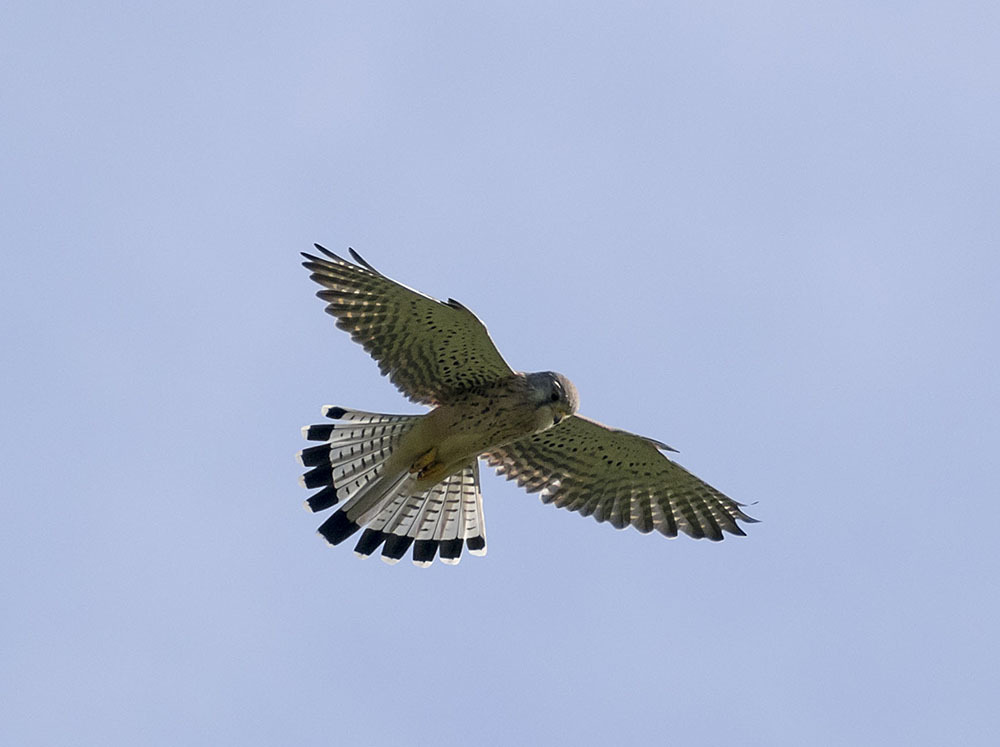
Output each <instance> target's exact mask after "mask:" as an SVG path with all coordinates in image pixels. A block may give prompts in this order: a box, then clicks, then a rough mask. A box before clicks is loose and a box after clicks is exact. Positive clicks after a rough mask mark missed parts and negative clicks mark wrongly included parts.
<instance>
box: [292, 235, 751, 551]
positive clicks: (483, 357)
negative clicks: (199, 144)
mask: <svg viewBox="0 0 1000 747" xmlns="http://www.w3.org/2000/svg"><path fill="white" fill-rule="evenodd" d="M314 246H315V247H316V250H317V251H318V252H319V254H321V255H322V256H316V255H314V254H309V253H306V252H303V253H302V256H303V257H305V261H304V262H303V263H302V264H303V266H304V267H305V268H306V269H308V270H309V271H310V273H311V274H310V278H311V279H312V280H313V281H315V282H316V283H318V284H319V285H320V286H322V289H321V290H319V291H318V292H317V294H316V295H317V296H319V298H320V299H322V300H323V301H325V302H326V312H327V313H328V314H330V315H332V316H333V317H335V318H336V320H337V321H336V325H337V326H338V327H339V328H340V329H342V330H345V331H346V332H348V333H349V334H350V336H351V338H352V339H353V340H354V341H355V342H358V343H360V344H361V345H362V346H363V347H364V349H365V350H366V351H368V353H369V354H370V355H371V356H372V357H373V358H374V359H375V361H376V362H377V364H378V366H379V369H380V371H381V372H382V374H383V375H386V376H388V377H389V380H390V381H391V382H392V383H393V384H395V386H396V387H397V388H398V389H399V390H400V391H401V392H402V393H403V394H404V395H406V397H408V398H409V399H410V400H411V401H413V402H415V403H418V404H422V405H427V406H428V407H430V408H431V409H430V410H429V411H428V412H426V413H424V414H417V415H392V414H383V413H375V412H366V411H361V410H354V409H349V408H346V407H340V406H334V405H326V406H325V407H323V409H322V413H323V415H324V416H325V417H326V418H327V419H328V420H329V421H331V422H327V423H324V424H320V425H308V426H306V427H304V428H303V429H302V435H303V437H304V438H305V439H306V440H307V441H309V442H318V443H317V445H314V446H310V447H308V448H305V449H303V450H301V451H300V452H298V454H297V458H298V461H299V463H300V464H301V465H302V467H303V468H305V469H306V470H307V471H306V472H305V473H304V474H303V475H302V476H301V477H300V479H299V482H300V484H301V485H302V486H303V487H305V488H308V489H316V488H320V490H319V491H318V492H316V493H314V494H312V495H311V497H310V498H308V500H306V507H307V508H308V509H309V510H310V511H313V512H320V511H326V510H328V509H330V508H333V507H335V506H337V505H338V504H340V506H339V508H338V509H337V510H336V511H335V512H334V513H333V514H332V515H331V516H330V517H329V518H327V519H326V521H324V522H323V524H321V525H320V527H319V529H318V532H319V534H320V535H322V536H323V537H324V538H325V539H326V541H327V542H329V543H330V544H331V545H339V544H340V543H342V542H344V541H345V540H347V539H348V538H349V537H352V536H354V535H355V534H356V533H357V532H358V531H360V530H361V529H362V528H364V532H362V534H361V536H360V538H359V539H358V541H357V544H356V545H355V548H354V551H355V554H356V555H358V556H360V557H367V556H370V555H373V554H374V553H375V552H376V551H378V550H379V549H381V553H380V554H381V557H382V559H383V560H384V561H386V562H388V563H390V564H394V563H396V562H398V561H399V560H400V559H401V558H403V557H404V556H405V555H406V553H407V551H408V550H409V549H410V548H411V547H412V548H413V551H412V560H413V563H414V564H415V565H417V566H420V567H427V566H429V565H431V564H432V563H433V561H434V559H435V557H439V558H440V560H441V561H442V562H443V563H445V564H448V565H454V564H457V563H458V562H459V560H460V559H461V556H462V551H463V549H467V550H468V552H469V553H470V554H472V555H485V554H486V523H485V520H484V515H483V498H482V494H481V492H480V474H479V462H480V460H483V461H485V462H486V463H487V464H488V465H489V466H491V467H493V468H495V470H496V471H497V473H498V474H500V475H503V476H505V477H506V478H507V479H508V480H515V481H516V482H517V484H518V485H519V486H521V487H523V488H525V489H526V490H527V491H528V492H529V493H533V492H537V493H539V494H540V497H541V500H542V501H543V502H544V503H551V504H554V505H555V506H557V507H559V508H565V509H568V510H570V511H575V512H577V513H579V514H581V515H583V516H593V517H594V518H595V519H596V520H597V521H598V522H607V523H609V524H611V525H612V526H613V527H615V528H617V529H624V528H626V527H628V526H632V527H634V528H635V529H637V530H638V531H639V532H641V533H649V532H653V531H654V530H655V531H657V532H659V533H660V534H662V535H665V536H666V537H671V538H672V537H676V536H677V535H678V532H683V533H685V534H687V535H689V536H691V537H694V538H696V539H698V538H706V539H709V540H715V541H718V540H721V539H723V536H724V533H728V534H733V535H741V536H745V535H746V533H745V532H744V531H743V529H742V528H741V527H740V525H739V524H738V523H737V522H744V523H755V522H756V521H757V520H756V519H753V518H751V517H750V516H748V515H747V514H746V513H744V511H743V508H744V507H745V504H742V503H737V502H736V501H734V500H732V499H731V498H728V497H727V496H725V495H723V494H722V493H721V492H719V491H718V490H716V489H715V488H713V487H711V486H710V485H708V484H707V483H705V482H703V481H702V480H700V479H699V478H697V477H695V476H694V475H693V474H691V473H690V472H688V471H687V470H686V469H684V468H683V467H681V466H680V465H679V464H677V463H676V462H675V461H673V460H671V459H670V458H668V457H667V456H666V454H665V452H674V451H676V450H675V449H672V448H671V447H670V446H667V445H666V444H664V443H662V442H660V441H657V440H655V439H652V438H647V437H645V436H640V435H636V434H634V433H630V432H628V431H624V430H619V429H616V428H612V427H609V426H606V425H603V424H601V423H599V422H597V421H595V420H591V419H589V418H587V417H584V416H583V415H580V414H579V413H578V412H577V410H578V408H579V401H580V400H579V394H578V393H577V390H576V387H575V386H574V385H573V384H572V383H571V382H570V380H569V379H567V378H566V377H565V376H563V375H562V374H559V373H555V372H552V371H542V372H536V373H523V372H518V371H515V370H514V369H512V368H511V367H510V366H509V365H508V364H507V362H506V361H505V360H504V359H503V357H502V356H501V355H500V352H499V351H498V350H497V348H496V345H494V343H493V341H492V340H491V339H490V336H489V333H488V332H487V331H486V327H485V326H484V325H483V323H482V322H481V321H480V320H479V318H478V317H476V315H475V314H473V312H472V311H470V310H469V309H468V308H466V307H465V306H463V305H462V304H461V303H459V302H458V301H456V300H454V299H452V298H449V299H447V300H446V301H440V300H437V299H434V298H431V297H430V296H426V295H424V294H423V293H420V292H418V291H416V290H413V289H411V288H408V287H407V286H405V285H402V284H401V283H398V282H396V281H394V280H392V279H390V278H388V277H387V276H385V275H383V274H382V273H381V272H379V271H378V270H376V269H375V268H374V267H372V265H370V264H369V263H368V262H367V261H365V259H363V258H362V257H361V255H360V254H358V253H357V252H356V251H354V249H348V252H349V253H350V256H351V259H352V260H353V261H351V260H347V259H344V258H342V257H340V256H338V255H337V254H334V253H333V252H331V251H329V250H328V249H326V248H324V247H323V246H320V245H319V244H315V245H314Z"/></svg>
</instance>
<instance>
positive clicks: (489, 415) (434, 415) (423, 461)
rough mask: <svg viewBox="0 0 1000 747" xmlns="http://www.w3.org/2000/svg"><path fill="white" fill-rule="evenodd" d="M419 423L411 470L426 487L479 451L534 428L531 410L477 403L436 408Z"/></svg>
mask: <svg viewBox="0 0 1000 747" xmlns="http://www.w3.org/2000/svg"><path fill="white" fill-rule="evenodd" d="M423 425H424V426H425V427H424V428H422V429H421V436H422V438H421V442H422V443H421V445H420V447H419V448H418V449H417V451H418V452H419V453H416V454H414V462H413V465H411V471H416V472H418V473H420V474H421V477H420V483H421V484H422V483H426V484H427V487H431V486H433V485H435V484H437V483H438V482H440V481H441V480H443V479H444V478H446V477H448V476H449V475H452V474H454V473H456V472H458V471H459V470H461V469H462V468H464V467H465V466H466V465H468V464H469V463H470V462H471V461H473V460H474V459H476V458H477V457H478V456H479V455H480V454H482V453H483V452H485V451H489V450H490V449H492V448H495V447H497V446H500V445H502V444H505V443H510V442H511V441H514V440H516V439H518V438H521V437H522V436H526V435H528V434H529V433H533V432H534V431H536V430H538V424H537V423H536V422H535V417H534V413H532V412H519V411H518V410H516V409H501V410H492V409H488V408H486V407H483V406H478V405H477V406H475V407H463V408H454V407H448V408H445V407H441V408H438V409H436V410H433V411H431V412H430V413H428V414H427V416H426V422H425V423H424V424H423ZM411 453H412V452H411ZM414 467H416V470H414Z"/></svg>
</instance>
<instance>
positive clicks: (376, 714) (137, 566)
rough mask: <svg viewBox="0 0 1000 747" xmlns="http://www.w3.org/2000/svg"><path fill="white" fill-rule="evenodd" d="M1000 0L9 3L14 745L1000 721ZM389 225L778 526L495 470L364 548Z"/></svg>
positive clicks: (8, 472)
mask: <svg viewBox="0 0 1000 747" xmlns="http://www.w3.org/2000/svg"><path fill="white" fill-rule="evenodd" d="M998 39H1000V6H998V5H997V3H995V2H982V3H965V2H949V3H944V2H942V3H930V2H912V3H904V2H890V3H872V2H857V3H855V2H837V3H832V2H831V3H804V2H769V3H715V2H692V3H662V4H652V3H601V4H595V3H581V4H573V5H572V6H571V5H570V4H568V3H546V2H530V3H490V4H488V5H487V4H485V3H483V4H479V3H476V4H470V3H460V2H450V3H373V2H332V3H305V4H301V3H280V4H279V3H273V4H268V3H245V2H239V3H237V2H231V3H214V4H205V3H188V2H179V3H168V4H164V3H156V4H153V3H137V4H122V3H104V2H91V3H68V2H67V3H46V2H30V3H28V2H24V3H11V4H7V5H5V8H4V12H3V22H2V24H0V189H2V209H0V237H2V247H3V272H2V274H0V307H2V313H0V333H2V349H3V354H2V357H0V374H2V380H3V387H2V392H3V394H2V397H3V410H2V411H3V418H2V426H0V436H2V444H0V446H2V454H3V460H2V462H3V466H2V473H0V478H2V496H3V500H2V504H0V511H2V514H0V557H2V564H0V598H2V600H3V602H2V613H0V640H2V646H0V715H2V718H0V742H2V743H3V744H9V745H107V744H116V745H117V744H122V745H135V744H143V745H189V744H191V745H202V744H204V745H218V744H232V743H236V742H237V741H240V742H242V743H245V744H251V745H258V744H259V745H313V744H316V745H320V744H356V745H376V746H377V745H399V744H433V745H436V746H437V747H447V746H448V745H460V744H470V743H472V744H483V745H511V744H560V743H561V744H570V743H573V744H595V745H596V744H615V743H617V744H628V743H636V744H638V743H661V744H662V743H667V742H670V743H676V744H722V743H730V744H736V743H738V744H747V745H777V744H789V745H791V744H796V745H801V744H824V745H857V744H876V743H878V744H908V745H912V744H963V745H972V744H984V745H985V744H996V741H995V740H996V739H997V734H998V729H997V722H998V717H997V702H998V695H1000V681H998V667H1000V657H998V653H997V644H996V633H997V629H998V626H1000V622H998V606H1000V602H998V592H997V575H998V571H1000V561H998V555H1000V553H998V549H997V539H996V528H997V525H998V523H1000V501H998V498H1000V495H998V487H997V486H998V476H997V464H998V457H997V455H998V453H1000V417H998V414H1000V407H998V405H1000V401H998V389H1000V386H998V371H1000V355H998V340H1000V336H998V327H1000V324H998V320H1000V294H998V285H1000V134H998V133H1000V124H998V122H1000V43H998ZM313 241H318V242H321V243H324V244H326V245H327V246H329V247H330V248H331V249H333V250H335V251H343V250H345V249H346V247H347V246H349V245H350V246H353V247H355V248H356V249H357V250H358V251H360V252H361V253H362V254H363V255H364V256H365V257H366V258H367V259H368V260H369V261H370V262H371V263H372V264H374V265H375V266H376V267H378V268H379V269H381V270H383V271H384V272H385V273H386V274H388V275H389V276H391V277H394V278H396V279H398V280H400V281H402V282H404V283H406V284H407V285H410V286H412V287H415V288H418V289H420V290H422V291H424V292H426V293H429V294H432V295H435V296H438V297H447V296H453V297H455V298H457V299H459V300H460V301H462V302H463V303H465V304H466V305H467V306H469V307H471V308H472V309H473V310H474V311H475V312H476V313H477V314H478V315H479V316H480V317H481V318H482V319H483V320H484V321H485V323H486V324H487V325H488V326H489V328H490V331H491V333H492V334H493V337H494V339H495V340H496V342H497V344H498V346H499V348H500V350H501V351H502V352H503V354H504V355H505V356H506V357H507V359H508V360H509V361H510V362H511V364H512V365H513V366H514V367H515V368H518V369H522V370H540V369H541V370H544V369H554V370H558V371H562V372H564V373H566V374H567V375H568V376H569V377H570V378H571V379H572V380H573V381H574V382H575V383H576V384H577V386H578V388H579V390H580V393H581V398H582V403H583V404H582V410H583V412H584V413H585V414H587V415H589V416H591V417H594V418H597V419H599V420H602V421H604V422H607V423H610V424H613V425H616V426H619V427H622V428H628V429H631V430H635V431H637V432H639V433H643V434H646V435H649V436H653V437H655V438H658V439H661V440H664V441H666V442H667V443H670V444H672V445H673V446H675V447H677V448H678V449H680V451H681V454H680V456H679V461H680V462H681V463H682V464H684V465H685V466H687V467H688V468H690V469H691V470H692V471H694V472H695V473H696V474H698V475H700V476H702V477H703V478H704V479H706V480H707V481H709V482H710V483H712V484H713V485H716V486H717V487H719V488H720V489H722V490H724V491H725V492H726V493H728V494H729V495H731V496H733V497H734V498H736V499H737V500H741V501H744V502H754V501H756V502H757V504H756V505H755V506H754V507H753V508H752V511H751V512H752V513H753V514H754V515H756V516H757V517H758V518H760V519H761V520H762V522H763V523H761V524H757V525H753V526H751V527H749V537H747V538H733V537H731V538H728V539H727V540H726V541H725V542H722V543H719V544H711V543H708V542H705V541H701V542H696V541H693V540H691V539H689V538H686V537H681V538H679V539H677V540H673V541H669V540H666V539H664V538H663V537H660V536H658V535H651V536H642V535H640V534H638V533H636V532H635V531H634V530H628V531H625V532H617V531H615V530H613V529H612V528H610V527H609V526H607V525H599V524H597V523H596V522H594V521H593V520H591V519H583V518H580V517H579V516H576V515H575V514H571V513H567V512H564V511H559V510H556V509H555V508H553V507H550V506H544V505H542V504H541V503H540V502H539V500H538V498H537V497H535V496H529V495H527V494H524V493H523V492H522V491H520V490H518V489H517V488H516V486H514V485H513V484H512V483H508V482H505V481H504V480H503V479H501V478H498V477H495V476H493V475H492V473H489V474H487V473H485V472H484V486H483V492H484V495H485V505H486V518H487V525H488V530H489V531H488V536H489V555H488V556H487V557H486V558H475V557H468V556H467V557H465V558H464V559H463V561H462V563H461V564H460V565H459V566H458V567H456V568H451V567H445V566H442V565H441V564H439V563H435V565H434V566H433V567H432V568H430V569H429V570H421V569H418V568H415V567H413V566H412V565H411V564H410V563H409V562H406V563H401V564H399V565H397V566H395V567H388V566H386V565H385V564H383V563H381V562H379V561H378V560H377V559H374V558H372V559H369V560H366V561H361V560H358V559H356V558H355V557H354V556H353V555H352V553H351V550H350V548H349V547H340V548H330V547H327V546H326V545H325V543H324V542H323V541H322V540H321V539H320V538H319V537H318V536H317V535H316V534H315V533H314V529H315V527H316V526H317V525H318V524H319V523H320V520H321V519H319V518H317V517H315V516H312V515H309V514H308V513H306V512H305V511H303V509H302V507H301V504H302V501H303V500H304V498H305V497H306V492H305V491H303V490H302V489H301V488H299V486H298V485H297V484H296V479H297V477H298V474H299V468H298V465H297V464H296V463H295V461H294V458H293V455H294V453H295V452H296V451H297V450H298V449H299V448H301V447H302V441H301V439H300V435H299V428H300V426H302V425H305V424H308V423H311V422H318V421H319V419H320V416H319V409H320V406H321V405H323V404H327V403H331V404H339V405H345V406H352V407H357V408H361V409H371V410H376V411H385V412H415V411H418V408H416V407H414V406H412V405H410V404H408V403H406V402H405V401H404V400H403V398H402V397H401V396H400V395H398V394H397V393H396V392H395V390H394V389H393V387H392V386H391V385H390V384H389V382H388V381H387V380H385V379H382V378H380V377H379V376H378V372H377V368H376V366H375V364H374V363H372V362H371V360H370V359H368V357H367V356H366V354H365V353H364V351H363V350H362V349H361V348H360V347H358V346H356V345H354V344H353V343H351V342H350V340H349V338H348V337H347V336H346V335H345V334H344V333H342V332H340V331H339V330H337V329H336V328H335V327H334V324H333V320H332V319H330V318H329V317H328V316H327V315H325V314H324V313H323V304H322V303H321V302H320V301H318V300H317V299H316V298H314V297H313V292H314V287H313V284H312V283H311V282H310V281H309V280H308V277H307V273H306V271H305V270H304V269H303V268H302V267H301V266H300V265H299V259H300V258H299V256H298V252H299V251H301V250H308V249H309V248H310V246H311V244H312V242H313Z"/></svg>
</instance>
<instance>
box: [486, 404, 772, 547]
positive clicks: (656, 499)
mask: <svg viewBox="0 0 1000 747" xmlns="http://www.w3.org/2000/svg"><path fill="white" fill-rule="evenodd" d="M662 446H663V444H659V443H658V442H655V441H652V440H650V439H647V438H644V437H642V436H637V435H636V434H634V433H628V432H627V431H620V430H616V429H614V428H609V427H608V426H606V425H602V424H601V423H598V422H596V421H594V420H590V419H588V418H584V417H581V416H579V415H573V416H572V417H569V418H566V419H565V420H564V421H562V422H561V423H560V424H559V425H557V426H555V427H553V428H550V429H548V430H546V431H542V432H541V433H535V434H533V435H531V436H526V437H524V438H521V439H519V440H517V441H514V442H512V443H509V444H506V445H505V446H503V447H501V448H498V449H494V450H493V451H491V452H488V453H487V454H485V457H486V459H487V461H488V462H489V464H490V465H491V466H493V467H496V469H497V472H498V473H500V474H502V475H506V477H507V479H508V480H517V484H518V485H520V486H522V487H524V488H525V489H526V490H527V491H528V492H529V493H534V492H537V491H539V490H541V491H542V493H541V498H542V501H544V502H545V503H554V504H555V505H556V506H558V507H559V508H567V509H569V510H570V511H578V512H580V514H582V515H583V516H593V517H594V518H595V519H597V521H608V522H610V523H611V524H612V525H613V526H615V527H617V528H618V529H623V528H625V527H626V526H628V525H629V524H631V525H632V526H634V527H635V528H636V529H638V530H639V531H640V532H650V531H652V530H654V529H656V530H657V531H659V532H661V533H662V534H665V535H666V536H668V537H676V536H677V532H678V530H680V531H682V532H684V533H685V534H688V535H690V536H691V537H695V538H700V537H707V538H708V539H711V540H721V539H722V537H723V532H729V533H730V534H739V535H744V534H745V532H744V531H743V530H742V529H741V528H740V527H739V525H738V524H737V523H736V521H737V519H738V520H740V521H744V522H748V523H752V522H756V519H753V518H751V517H749V516H747V515H746V514H745V513H744V512H743V511H742V510H741V506H742V505H743V504H740V503H737V502H736V501H734V500H732V499H731V498H727V497H726V496H725V495H723V494H722V493H720V492H719V491H718V490H716V489H715V488H713V487H712V486H711V485H708V484H706V483H704V482H702V481H701V480H699V479H698V478H697V477H695V476H694V475H692V474H691V473H690V472H688V471H687V470H686V469H684V468H683V467H681V466H680V465H679V464H677V463H676V462H672V461H670V460H669V459H667V457H665V456H664V455H663V454H662V453H660V447H662Z"/></svg>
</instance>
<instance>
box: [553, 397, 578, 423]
mask: <svg viewBox="0 0 1000 747" xmlns="http://www.w3.org/2000/svg"><path fill="white" fill-rule="evenodd" d="M572 414H573V413H572V412H570V410H569V408H568V407H566V405H564V404H563V403H562V402H557V403H556V406H555V407H553V408H552V424H553V425H559V423H560V422H561V421H562V420H564V419H565V418H567V417H569V416H570V415H572Z"/></svg>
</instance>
